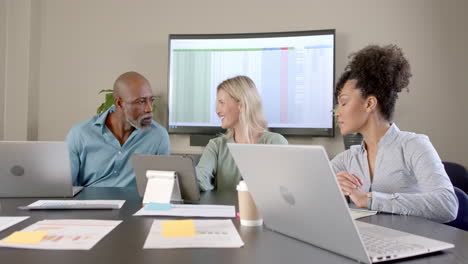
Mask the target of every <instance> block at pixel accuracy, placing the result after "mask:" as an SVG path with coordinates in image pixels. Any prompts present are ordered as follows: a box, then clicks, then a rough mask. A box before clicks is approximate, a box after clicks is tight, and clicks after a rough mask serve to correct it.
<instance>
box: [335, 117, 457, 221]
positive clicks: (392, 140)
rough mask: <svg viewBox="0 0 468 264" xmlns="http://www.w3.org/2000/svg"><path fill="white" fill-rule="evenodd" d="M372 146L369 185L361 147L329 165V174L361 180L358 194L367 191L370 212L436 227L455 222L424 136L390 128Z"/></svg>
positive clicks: (440, 168) (447, 187) (445, 181)
mask: <svg viewBox="0 0 468 264" xmlns="http://www.w3.org/2000/svg"><path fill="white" fill-rule="evenodd" d="M378 144H379V150H378V152H377V156H376V158H375V169H374V178H373V181H372V182H371V180H370V172H369V162H368V159H367V151H366V148H365V147H364V145H363V144H362V145H359V146H352V147H351V148H350V149H349V150H347V151H345V152H342V153H340V154H338V155H337V156H336V157H335V158H334V159H333V160H332V162H331V163H332V166H333V169H334V171H335V173H337V172H339V171H347V172H349V173H353V174H355V175H357V176H358V177H359V178H361V180H362V182H363V185H362V186H361V187H360V190H361V191H363V192H369V191H372V204H371V209H372V210H378V211H382V212H389V213H395V214H404V215H415V216H422V217H425V218H428V219H431V220H434V221H437V222H442V223H444V222H449V221H451V220H453V219H455V217H456V216H457V210H458V200H457V197H456V196H455V192H454V190H453V186H452V183H451V182H450V179H449V177H448V176H447V173H446V172H445V169H444V165H443V164H442V162H441V160H440V158H439V155H438V154H437V151H436V150H435V149H434V147H433V146H432V144H431V142H430V141H429V138H428V137H427V136H426V135H420V134H415V133H411V132H405V131H400V130H399V129H398V127H397V126H396V125H395V124H392V125H391V127H390V128H389V129H388V130H387V132H386V133H385V135H384V136H383V137H382V138H381V139H380V141H379V143H378Z"/></svg>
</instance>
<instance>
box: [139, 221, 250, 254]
mask: <svg viewBox="0 0 468 264" xmlns="http://www.w3.org/2000/svg"><path fill="white" fill-rule="evenodd" d="M163 221H164V220H154V221H153V225H152V226H151V230H150V232H149V234H148V237H147V238H146V241H145V245H144V246H143V248H145V249H149V248H239V247H242V246H243V245H244V242H243V241H242V239H241V238H240V236H239V233H238V232H237V230H236V228H235V227H234V224H233V223H232V221H231V220H229V219H221V220H205V219H198V220H193V224H194V226H195V233H196V235H195V236H190V237H164V236H163V235H162V224H161V223H162V222H163Z"/></svg>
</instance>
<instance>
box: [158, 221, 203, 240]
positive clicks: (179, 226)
mask: <svg viewBox="0 0 468 264" xmlns="http://www.w3.org/2000/svg"><path fill="white" fill-rule="evenodd" d="M161 225H162V235H163V237H191V236H195V235H196V234H195V226H194V225H193V220H191V219H189V220H174V221H162V223H161Z"/></svg>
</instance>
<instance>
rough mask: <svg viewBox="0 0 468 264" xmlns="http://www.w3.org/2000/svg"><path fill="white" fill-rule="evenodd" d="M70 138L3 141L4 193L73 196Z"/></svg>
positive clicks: (0, 179) (0, 185) (0, 191)
mask: <svg viewBox="0 0 468 264" xmlns="http://www.w3.org/2000/svg"><path fill="white" fill-rule="evenodd" d="M81 189H82V187H72V178H71V170H70V156H69V153H68V147H67V143H66V142H44V141H0V197H73V196H74V195H76V194H77V193H78V192H79V191H81Z"/></svg>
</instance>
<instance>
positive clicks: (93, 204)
mask: <svg viewBox="0 0 468 264" xmlns="http://www.w3.org/2000/svg"><path fill="white" fill-rule="evenodd" d="M124 203H125V200H38V201H36V202H34V203H32V204H30V205H28V206H22V207H19V209H22V210H46V209H61V210H62V209H120V208H122V205H123V204H124Z"/></svg>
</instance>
